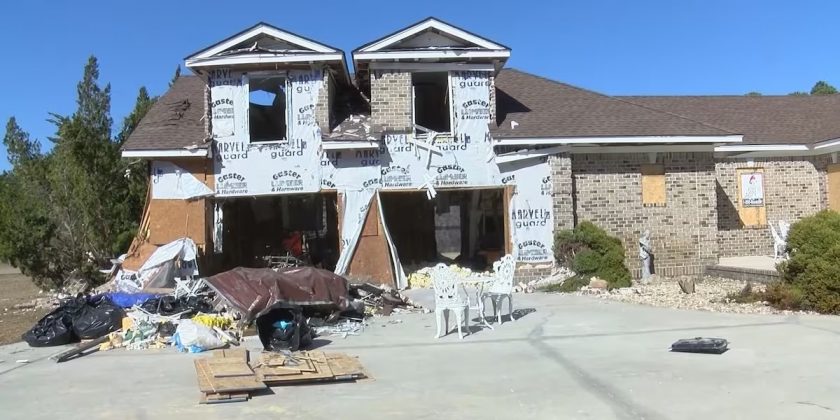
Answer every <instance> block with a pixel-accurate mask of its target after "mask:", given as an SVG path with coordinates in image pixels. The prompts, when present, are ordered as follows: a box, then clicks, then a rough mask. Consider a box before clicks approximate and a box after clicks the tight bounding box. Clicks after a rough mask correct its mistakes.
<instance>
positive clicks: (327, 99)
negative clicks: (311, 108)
mask: <svg viewBox="0 0 840 420" xmlns="http://www.w3.org/2000/svg"><path fill="white" fill-rule="evenodd" d="M322 71H323V72H324V76H323V77H324V83H323V85H321V90H319V91H318V103H317V104H315V121H317V122H318V127H319V128H320V129H321V132H322V133H329V132H330V128H331V125H330V124H331V121H330V109H331V107H332V101H331V99H332V97H333V95H332V92H334V91H335V84H334V83H333V79H332V75H331V74H330V72H329V70H328V68H326V67H324V68H323V69H322Z"/></svg>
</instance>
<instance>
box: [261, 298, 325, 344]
mask: <svg viewBox="0 0 840 420" xmlns="http://www.w3.org/2000/svg"><path fill="white" fill-rule="evenodd" d="M257 335H259V337H260V342H261V343H262V345H263V349H265V350H267V351H283V350H289V351H297V350H298V349H301V348H307V347H309V346H310V345H311V344H312V331H311V330H310V328H309V325H308V324H307V323H306V318H305V317H304V316H303V310H302V309H301V308H300V307H299V306H294V305H287V304H283V303H279V304H277V305H275V306H274V307H273V308H272V309H271V310H270V311H268V312H267V313H265V314H264V315H262V316H260V317H259V318H257Z"/></svg>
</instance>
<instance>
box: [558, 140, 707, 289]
mask: <svg viewBox="0 0 840 420" xmlns="http://www.w3.org/2000/svg"><path fill="white" fill-rule="evenodd" d="M648 159H649V156H648V154H645V153H634V154H576V155H572V158H571V174H572V191H573V195H572V197H573V200H574V215H575V219H576V221H577V222H580V221H584V220H588V221H591V222H593V223H595V224H596V225H598V226H600V227H601V228H603V229H605V230H606V231H607V232H609V233H610V234H612V235H615V236H617V237H618V238H620V239H621V241H622V243H623V244H624V248H625V252H626V254H627V258H626V264H627V266H628V268H630V270H631V272H633V273H634V275H635V276H638V275H639V271H640V261H639V258H638V253H639V251H638V240H639V237H640V236H641V234H642V233H643V232H644V231H645V230H646V229H649V230H650V232H651V239H652V242H653V252H654V257H655V259H654V269H655V271H656V273H658V274H660V275H666V276H673V275H681V274H699V273H701V272H702V271H703V268H704V267H705V266H706V265H708V264H712V263H716V262H717V206H716V201H715V200H716V197H715V193H714V191H715V190H714V188H715V162H714V157H713V154H712V153H660V154H659V155H658V156H657V162H659V163H664V166H665V182H666V193H667V197H666V204H665V205H658V206H644V205H643V204H642V191H641V165H642V164H646V163H649V160H648ZM553 162H562V160H559V161H558V160H554V161H553ZM556 166H557V165H555V167H556ZM558 172H559V171H558ZM566 200H568V199H567V198H565V197H562V194H558V196H556V197H555V203H556V205H555V211H557V210H556V209H557V208H561V209H562V208H564V207H565V206H566V204H565V202H566Z"/></svg>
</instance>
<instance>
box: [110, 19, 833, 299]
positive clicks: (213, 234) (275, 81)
mask: <svg viewBox="0 0 840 420" xmlns="http://www.w3.org/2000/svg"><path fill="white" fill-rule="evenodd" d="M510 54H511V49H510V48H508V47H506V46H504V45H502V44H499V43H497V42H494V41H491V40H489V39H486V38H483V37H481V36H478V35H476V34H473V33H471V32H468V31H466V30H463V29H461V28H458V27H456V26H454V25H451V24H448V23H445V22H442V21H440V20H438V19H434V18H428V19H424V20H422V21H420V22H418V23H416V24H413V25H410V26H408V27H406V28H403V29H400V30H398V31H396V32H394V33H391V34H389V35H386V36H384V37H382V38H380V39H377V40H375V41H372V42H370V43H368V44H365V45H363V46H361V47H359V48H357V49H355V50H354V51H353V52H352V54H351V57H352V60H353V66H354V71H355V74H354V75H353V76H351V74H350V72H349V71H348V69H347V63H346V59H345V54H344V52H342V51H340V50H338V49H336V48H334V47H331V46H329V45H326V44H323V43H320V42H317V41H313V40H311V39H307V38H305V37H302V36H300V35H297V34H293V33H290V32H287V31H283V30H281V29H279V28H276V27H273V26H270V25H267V24H258V25H256V26H254V27H251V28H248V29H246V30H244V31H242V32H240V33H238V34H235V35H233V36H231V37H229V38H227V39H225V40H222V41H220V42H219V43H216V44H214V45H212V46H210V47H207V48H205V49H203V50H201V51H199V52H197V53H194V54H192V55H191V56H189V57H188V58H187V59H186V64H187V67H188V68H190V69H191V70H192V71H193V72H194V73H195V74H196V75H197V76H198V77H182V78H180V79H179V80H178V81H176V83H175V84H174V85H173V86H172V88H171V89H170V91H169V92H167V93H166V95H164V96H163V97H162V98H161V100H160V101H158V103H157V104H156V105H155V106H154V107H153V109H152V110H151V111H150V112H149V114H148V115H147V116H146V118H144V120H143V121H142V122H141V124H140V125H139V127H138V129H137V130H136V131H135V133H134V134H133V135H132V136H131V138H130V139H129V141H128V142H127V143H126V144H125V146H124V151H123V154H124V156H126V157H132V158H143V159H148V160H150V161H152V165H151V166H152V173H151V175H150V176H152V177H153V180H154V182H152V194H151V200H150V202H149V208H148V211H147V213H148V214H150V215H151V216H150V218H151V219H152V221H151V223H150V226H151V227H150V228H149V230H150V234H149V235H148V241H149V242H150V243H154V244H163V243H167V242H168V241H166V239H170V240H171V239H172V238H176V237H182V236H184V231H185V230H186V231H188V232H189V236H191V237H192V238H193V239H194V240H195V242H196V244H198V246H199V249H202V250H204V254H205V255H212V254H214V253H217V252H221V251H222V249H225V248H227V249H229V247H228V245H230V246H234V245H233V244H227V243H223V236H224V235H223V232H224V230H225V229H224V227H225V226H227V224H228V223H232V220H229V219H230V217H229V215H225V214H223V212H222V211H221V205H222V203H225V202H229V201H230V200H253V199H254V197H296V196H300V195H304V194H335V193H337V197H338V198H337V207H338V214H337V220H335V221H332V222H330V223H334V224H335V225H336V226H337V227H338V232H339V234H338V238H337V242H338V243H340V245H339V248H340V250H341V251H340V252H341V255H340V256H338V258H337V262H336V272H338V273H342V274H345V273H349V274H362V275H368V274H369V276H370V277H373V278H376V279H377V280H379V281H382V282H384V283H393V284H394V285H396V286H399V287H404V286H405V279H404V274H403V270H402V264H401V263H400V261H399V257H398V252H397V251H396V248H395V243H394V241H393V240H392V239H393V238H392V236H393V235H392V232H390V231H391V230H393V229H395V228H398V227H400V224H401V223H411V222H406V220H410V218H406V219H401V218H396V219H395V218H394V217H393V214H390V215H387V214H386V213H388V212H387V211H385V210H383V207H382V194H389V193H390V194H394V193H396V192H415V193H416V192H423V193H425V196H426V197H427V199H428V200H439V199H440V198H439V197H437V196H439V194H440V193H441V192H446V191H471V190H474V189H483V188H484V189H487V188H489V189H499V190H503V191H504V194H503V195H502V196H500V197H503V200H504V218H505V221H504V224H505V229H504V230H505V233H504V241H505V244H504V250H503V251H504V252H505V253H511V254H512V255H514V257H515V258H516V260H517V262H518V263H519V271H518V273H519V274H518V275H520V276H526V277H527V276H530V275H541V274H545V271H546V270H550V266H551V264H552V263H553V260H554V257H553V255H554V252H553V249H552V245H553V236H554V233H555V232H556V231H557V230H558V229H566V228H572V227H573V226H574V225H575V224H576V223H578V222H579V221H581V220H590V221H593V222H595V223H596V224H598V225H599V226H601V227H603V228H605V229H606V230H607V231H608V232H610V233H611V234H613V235H616V236H618V237H619V238H620V239H621V240H622V242H623V243H624V244H625V248H626V249H627V251H628V252H627V255H628V256H632V255H634V252H633V250H634V247H635V244H636V243H637V241H638V236H639V235H640V234H641V232H644V231H645V230H650V231H651V234H652V241H653V249H654V252H655V253H656V256H657V263H658V267H659V268H662V269H663V271H664V272H665V273H674V274H693V273H697V272H700V271H702V269H703V267H705V265H708V264H713V263H715V262H716V260H717V257H718V255H733V254H745V253H750V252H760V251H758V249H759V247H760V246H761V245H762V244H764V243H765V242H769V241H770V239H769V238H767V236H769V234H768V233H767V231H766V229H765V228H763V226H766V225H762V224H761V223H762V222H763V223H765V224H766V223H767V221H766V220H763V219H761V218H760V217H758V218H756V217H755V216H754V215H763V216H762V217H765V218H766V219H774V220H775V219H777V218H778V219H781V218H784V219H786V220H789V221H793V220H796V219H797V218H799V217H803V216H805V215H807V214H810V213H813V212H815V211H818V210H819V209H821V208H826V207H830V206H833V205H834V204H832V203H840V199H838V197H840V191H836V192H832V190H833V188H835V187H834V186H835V185H836V186H837V188H838V189H840V167H834V166H832V165H836V164H837V162H836V152H837V151H838V150H840V141H834V139H837V138H840V124H833V121H834V120H838V121H840V119H836V118H834V119H831V118H830V115H834V114H833V112H835V111H836V112H840V100H835V99H834V98H810V97H809V98H773V97H764V98H762V97H758V98H715V97H676V98H662V97H625V98H616V97H609V96H605V95H601V94H598V93H595V92H591V91H587V90H584V89H579V88H576V87H573V86H569V85H565V84H563V83H558V82H554V81H551V80H548V79H544V78H541V77H539V76H534V75H530V74H527V73H524V72H521V71H517V70H510V69H506V68H505V64H506V61H507V59H508V58H509V57H510ZM432 79H434V81H435V82H434V83H439V84H440V85H442V86H445V94H443V96H441V97H440V98H437V99H440V100H441V101H445V103H446V106H447V107H448V113H446V118H442V119H439V120H435V121H434V122H435V123H436V124H437V125H436V126H425V125H424V124H425V123H424V122H422V118H424V117H423V116H422V113H423V112H425V111H424V110H423V109H421V107H422V106H421V105H418V102H417V96H416V95H419V94H420V93H419V91H416V90H415V81H420V82H424V81H429V80H432ZM424 83H425V82H424ZM265 84H271V85H272V86H273V87H274V88H276V89H279V90H278V92H282V94H283V95H284V98H283V101H282V104H280V105H281V106H280V107H279V108H276V109H282V111H278V112H284V113H285V114H284V115H285V125H284V126H282V127H276V130H274V131H272V133H271V134H270V135H268V136H267V137H266V136H263V138H260V139H258V140H257V139H256V138H255V135H254V133H251V132H250V131H251V129H252V124H251V123H252V122H253V120H254V119H255V118H261V116H262V114H260V113H259V112H257V113H255V111H254V110H251V109H249V102H250V99H249V95H250V93H251V92H252V91H253V88H254V87H255V86H262V85H265ZM417 86H420V84H419V82H418V84H417ZM275 102H276V101H275ZM274 105H277V103H273V104H267V105H266V108H271V107H272V106H274ZM258 111H259V110H258ZM791 121H793V123H792V122H791ZM783 123H784V124H783ZM800 123H801V126H802V127H803V128H802V129H796V127H799V125H797V124H800ZM835 125H836V126H837V127H835ZM816 128H819V130H817V129H816ZM820 130H822V131H820ZM790 171H793V172H792V174H794V176H788V175H791V172H790ZM743 173H762V174H763V175H761V176H762V177H763V179H764V189H763V190H762V200H763V201H762V204H761V206H760V208H742V207H743V206H742V204H741V203H740V201H742V200H739V196H740V195H739V194H740V192H739V191H740V190H739V187H738V185H739V182H740V181H739V178H738V177H739V176H740V175H742V174H743ZM835 173H836V174H837V175H834V174H835ZM774 174H775V175H774ZM774 177H776V180H777V181H776V182H777V183H778V180H779V179H780V178H784V182H786V183H789V182H798V183H799V184H796V185H801V187H795V188H793V190H796V191H803V194H805V196H804V197H803V199H800V200H785V199H783V198H781V196H780V195H779V194H780V193H781V189H779V188H777V187H776V186H775V185H776V184H775V183H774ZM832 177H836V178H837V179H836V180H834V178H832ZM800 179H801V181H799V180H800ZM651 188H653V189H655V191H652V190H651ZM788 190H790V188H789V189H788ZM501 199H502V198H500V200H501ZM754 201H755V200H754ZM755 202H758V201H755ZM837 206H840V204H838V205H837ZM405 216H410V215H408V214H406V215H405ZM470 223H472V222H470ZM185 224H186V225H187V226H186V227H184V226H183V225H185ZM174 231H177V232H178V234H177V236H176V234H175V233H174ZM768 246H769V245H768ZM380 255H385V256H386V258H385V259H379V257H378V256H380ZM373 257H375V258H373ZM210 258H212V257H210ZM627 264H628V266H629V267H630V268H631V270H633V271H638V269H639V265H638V264H639V263H638V261H636V260H635V259H633V258H631V257H628V260H627ZM383 266H388V267H389V268H388V269H387V270H385V271H378V270H380V268H381V267H383ZM532 269H533V270H532ZM529 270H532V271H529ZM539 270H543V271H539ZM386 271H387V273H386ZM385 277H387V278H385Z"/></svg>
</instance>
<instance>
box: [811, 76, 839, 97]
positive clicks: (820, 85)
mask: <svg viewBox="0 0 840 420" xmlns="http://www.w3.org/2000/svg"><path fill="white" fill-rule="evenodd" d="M835 93H837V88H835V87H834V86H831V85H830V84H828V83H826V82H824V81H822V80H820V81H819V82H817V83H815V84H814V87H812V88H811V95H834V94H835Z"/></svg>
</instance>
